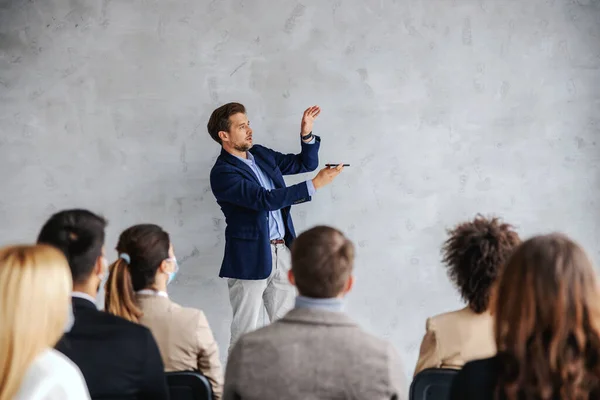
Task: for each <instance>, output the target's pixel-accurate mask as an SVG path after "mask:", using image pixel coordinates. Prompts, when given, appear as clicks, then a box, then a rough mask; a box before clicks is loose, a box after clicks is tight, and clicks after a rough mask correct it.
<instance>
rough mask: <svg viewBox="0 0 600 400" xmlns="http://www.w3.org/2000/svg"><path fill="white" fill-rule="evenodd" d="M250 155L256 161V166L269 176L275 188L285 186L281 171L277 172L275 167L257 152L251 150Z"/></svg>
mask: <svg viewBox="0 0 600 400" xmlns="http://www.w3.org/2000/svg"><path fill="white" fill-rule="evenodd" d="M252 155H253V156H254V161H255V162H256V165H258V167H259V168H260V169H261V170H263V171H264V173H265V174H267V175H268V176H269V178H271V180H272V181H273V184H274V185H275V188H281V187H284V186H285V182H284V181H283V176H282V175H281V172H279V173H278V172H277V171H275V169H274V168H273V167H272V166H271V165H269V163H267V162H266V161H265V160H264V159H263V158H262V157H261V156H260V155H259V154H256V153H254V152H252Z"/></svg>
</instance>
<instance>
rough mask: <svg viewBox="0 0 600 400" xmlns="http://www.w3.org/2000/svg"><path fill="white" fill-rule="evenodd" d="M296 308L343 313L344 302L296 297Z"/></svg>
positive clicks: (338, 299) (335, 298)
mask: <svg viewBox="0 0 600 400" xmlns="http://www.w3.org/2000/svg"><path fill="white" fill-rule="evenodd" d="M296 308H316V309H319V310H325V311H334V312H342V311H344V300H343V299H340V298H337V297H334V298H327V299H315V298H313V297H306V296H298V297H296Z"/></svg>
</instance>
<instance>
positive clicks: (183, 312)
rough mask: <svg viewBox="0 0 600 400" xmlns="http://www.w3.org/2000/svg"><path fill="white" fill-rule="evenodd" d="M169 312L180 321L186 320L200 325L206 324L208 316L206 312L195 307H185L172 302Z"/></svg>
mask: <svg viewBox="0 0 600 400" xmlns="http://www.w3.org/2000/svg"><path fill="white" fill-rule="evenodd" d="M169 311H170V312H171V313H172V314H173V315H174V316H175V317H176V318H177V319H180V320H186V321H190V323H191V322H196V323H200V324H204V323H206V321H207V319H206V315H205V314H204V311H202V310H200V309H198V308H194V307H184V306H182V305H180V304H177V303H175V302H174V301H171V304H170V305H169Z"/></svg>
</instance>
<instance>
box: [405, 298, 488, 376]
mask: <svg viewBox="0 0 600 400" xmlns="http://www.w3.org/2000/svg"><path fill="white" fill-rule="evenodd" d="M495 354H496V341H495V339H494V327H493V318H492V316H491V315H490V313H489V312H484V313H483V314H476V313H475V312H474V311H472V310H471V309H470V308H469V307H466V308H463V309H462V310H458V311H452V312H448V313H445V314H440V315H437V316H435V317H432V318H428V319H427V323H426V333H425V337H424V338H423V342H422V343H421V351H420V354H419V360H418V361H417V366H416V368H415V373H414V374H415V375H416V374H417V373H419V372H420V371H422V370H424V369H426V368H454V369H460V368H462V366H463V365H464V364H465V363H466V362H468V361H472V360H478V359H481V358H488V357H492V356H493V355H495Z"/></svg>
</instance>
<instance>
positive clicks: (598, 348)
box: [451, 234, 600, 400]
mask: <svg viewBox="0 0 600 400" xmlns="http://www.w3.org/2000/svg"><path fill="white" fill-rule="evenodd" d="M494 319H495V335H496V345H497V348H498V354H497V355H496V356H495V357H492V358H488V359H485V360H478V361H473V362H469V363H467V364H466V365H465V366H464V368H463V370H462V371H461V372H459V374H458V376H457V377H456V380H455V381H454V384H453V387H452V397H451V398H452V399H456V400H458V399H460V400H471V399H486V400H487V399H498V400H517V399H518V400H533V399H535V400H538V399H540V400H554V399H562V400H591V399H600V293H599V288H598V283H597V281H596V274H595V272H594V268H593V267H592V264H591V262H590V260H589V258H588V257H587V255H586V254H585V252H584V251H583V249H581V247H579V246H578V245H577V244H575V243H574V242H573V241H571V240H570V239H569V238H567V237H566V236H564V235H560V234H551V235H545V236H537V237H534V238H532V239H530V240H528V241H526V242H525V243H523V245H522V246H520V247H519V248H518V249H517V251H516V252H515V254H514V255H513V256H512V257H511V258H510V260H509V261H508V263H507V264H506V266H505V268H503V271H502V273H501V275H500V278H499V281H498V287H497V291H496V296H495V300H494Z"/></svg>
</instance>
